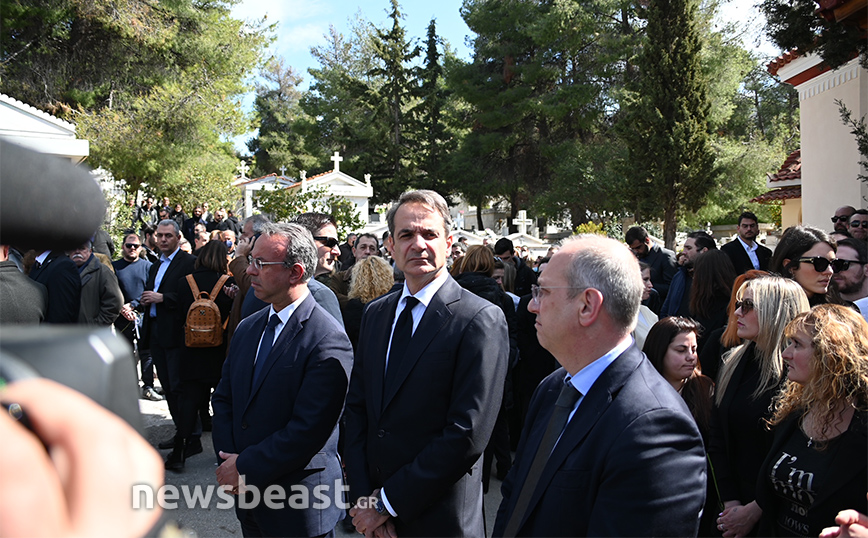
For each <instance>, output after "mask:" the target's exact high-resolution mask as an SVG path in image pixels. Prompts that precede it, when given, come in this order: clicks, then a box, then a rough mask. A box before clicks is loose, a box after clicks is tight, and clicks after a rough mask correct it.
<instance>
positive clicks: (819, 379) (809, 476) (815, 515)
mask: <svg viewBox="0 0 868 538" xmlns="http://www.w3.org/2000/svg"><path fill="white" fill-rule="evenodd" d="M786 335H787V338H788V339H789V340H790V345H789V346H788V347H787V348H786V349H785V350H784V353H783V357H784V361H785V362H786V365H787V383H786V385H785V387H784V389H783V391H782V392H781V393H780V394H779V395H778V396H777V398H775V404H774V415H773V416H772V419H771V421H770V424H771V425H772V426H774V427H775V434H774V444H773V445H772V449H771V450H770V451H769V454H768V456H767V457H766V460H765V462H764V463H763V466H762V468H761V470H760V474H759V480H758V481H757V502H758V503H759V505H760V507H761V508H762V519H761V521H760V529H759V530H760V533H761V534H762V535H763V536H817V535H819V534H820V532H821V531H822V530H823V528H824V527H827V526H829V525H831V524H832V522H834V521H835V516H836V514H837V513H838V512H839V511H840V510H843V509H845V508H852V507H857V508H860V511H864V510H865V491H866V490H868V479H866V458H865V454H866V453H868V324H866V322H865V320H864V319H863V318H862V317H861V316H860V315H859V314H857V313H855V312H853V311H852V310H850V309H849V308H846V307H843V306H840V305H820V306H817V307H815V308H814V309H813V310H811V311H810V312H808V313H805V314H800V315H799V316H797V317H796V318H795V319H794V320H793V321H792V322H791V323H790V324H789V325H788V326H787V330H786Z"/></svg>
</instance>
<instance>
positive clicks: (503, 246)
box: [494, 237, 515, 254]
mask: <svg viewBox="0 0 868 538" xmlns="http://www.w3.org/2000/svg"><path fill="white" fill-rule="evenodd" d="M514 251H515V246H514V245H513V244H512V241H510V240H509V239H507V238H506V237H501V238H500V239H498V240H497V243H495V244H494V253H495V254H502V253H504V252H509V253H510V254H512V253H513V252H514Z"/></svg>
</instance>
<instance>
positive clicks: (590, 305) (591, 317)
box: [576, 288, 603, 327]
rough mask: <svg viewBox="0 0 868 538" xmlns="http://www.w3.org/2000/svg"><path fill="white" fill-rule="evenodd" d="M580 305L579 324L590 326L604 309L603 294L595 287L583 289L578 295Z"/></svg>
mask: <svg viewBox="0 0 868 538" xmlns="http://www.w3.org/2000/svg"><path fill="white" fill-rule="evenodd" d="M576 299H577V300H578V303H579V304H578V306H579V324H581V325H582V326H583V327H589V326H591V325H593V324H594V322H595V321H597V318H598V317H599V315H600V312H602V311H603V294H602V293H600V291H599V290H596V289H594V288H588V289H586V290H583V291H582V292H581V293H579V295H578V296H577V297H576Z"/></svg>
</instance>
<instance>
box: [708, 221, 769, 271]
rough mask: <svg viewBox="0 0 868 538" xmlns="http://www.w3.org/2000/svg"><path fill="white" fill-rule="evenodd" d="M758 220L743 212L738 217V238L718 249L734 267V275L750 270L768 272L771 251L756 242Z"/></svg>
mask: <svg viewBox="0 0 868 538" xmlns="http://www.w3.org/2000/svg"><path fill="white" fill-rule="evenodd" d="M758 223H759V220H757V218H756V215H754V214H753V213H751V212H750V211H745V212H744V213H742V214H741V215H739V217H738V237H737V238H736V240H735V241H730V242H729V243H727V244H725V245H723V246H722V247H720V250H721V252H723V253H724V254H726V255H727V256H729V259H730V260H732V265H733V267H735V274H736V275H741V274H743V273H746V272H748V271H750V270H751V269H760V270H763V271H768V269H769V260H771V259H772V251H771V250H769V249H767V248H766V247H764V246H762V245H760V244H759V243H757V241H756V236H757V235H759V224H758Z"/></svg>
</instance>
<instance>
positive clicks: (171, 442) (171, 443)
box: [157, 437, 175, 450]
mask: <svg viewBox="0 0 868 538" xmlns="http://www.w3.org/2000/svg"><path fill="white" fill-rule="evenodd" d="M157 447H158V448H159V449H160V450H168V449H170V448H175V438H174V437H169V438H168V439H166V440H165V441H160V443H159V444H158V445H157Z"/></svg>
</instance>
